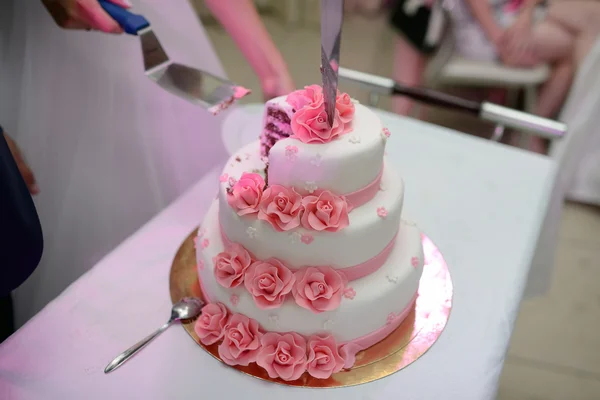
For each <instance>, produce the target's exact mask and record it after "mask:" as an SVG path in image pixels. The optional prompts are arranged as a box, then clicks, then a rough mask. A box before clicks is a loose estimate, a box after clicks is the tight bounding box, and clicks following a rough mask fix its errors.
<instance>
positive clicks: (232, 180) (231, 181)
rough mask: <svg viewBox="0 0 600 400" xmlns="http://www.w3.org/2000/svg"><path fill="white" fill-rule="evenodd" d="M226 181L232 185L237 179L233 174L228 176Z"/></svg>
mask: <svg viewBox="0 0 600 400" xmlns="http://www.w3.org/2000/svg"><path fill="white" fill-rule="evenodd" d="M227 182H228V183H229V186H233V185H235V184H236V183H237V180H236V179H235V178H234V177H233V176H230V177H229V180H228V181H227Z"/></svg>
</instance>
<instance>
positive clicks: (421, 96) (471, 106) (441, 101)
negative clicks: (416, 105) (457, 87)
mask: <svg viewBox="0 0 600 400" xmlns="http://www.w3.org/2000/svg"><path fill="white" fill-rule="evenodd" d="M392 94H394V95H403V96H407V97H410V98H411V99H413V100H417V101H421V102H423V103H426V104H430V105H433V106H438V107H444V108H448V109H451V110H457V111H463V112H467V113H469V114H471V115H475V116H479V113H480V111H481V103H479V102H477V101H473V100H467V99H463V98H460V97H457V96H452V95H450V94H446V93H443V92H440V91H437V90H433V89H428V88H423V87H414V86H406V85H402V84H400V83H398V82H395V83H394V87H393V89H392Z"/></svg>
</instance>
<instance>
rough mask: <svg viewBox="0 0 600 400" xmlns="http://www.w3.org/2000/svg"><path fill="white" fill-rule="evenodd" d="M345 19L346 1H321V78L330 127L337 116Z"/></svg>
mask: <svg viewBox="0 0 600 400" xmlns="http://www.w3.org/2000/svg"><path fill="white" fill-rule="evenodd" d="M343 18H344V0H321V77H322V79H323V96H324V99H325V112H326V113H327V121H328V122H329V126H333V118H334V115H335V98H336V96H337V87H338V69H339V65H340V42H341V40H342V22H343Z"/></svg>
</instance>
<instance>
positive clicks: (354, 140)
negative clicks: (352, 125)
mask: <svg viewBox="0 0 600 400" xmlns="http://www.w3.org/2000/svg"><path fill="white" fill-rule="evenodd" d="M348 141H349V142H350V143H352V144H358V143H360V137H358V136H356V135H352V136H350V137H349V138H348Z"/></svg>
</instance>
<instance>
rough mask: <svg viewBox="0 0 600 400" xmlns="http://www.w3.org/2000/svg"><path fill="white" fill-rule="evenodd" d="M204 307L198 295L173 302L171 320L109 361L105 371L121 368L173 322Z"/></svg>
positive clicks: (200, 311)
mask: <svg viewBox="0 0 600 400" xmlns="http://www.w3.org/2000/svg"><path fill="white" fill-rule="evenodd" d="M202 307H204V302H203V301H202V300H200V299H198V298H196V297H184V298H183V299H181V300H179V301H178V302H177V303H175V304H173V308H172V309H171V318H169V321H167V323H166V324H164V325H163V326H161V327H160V328H158V330H156V331H155V332H154V333H152V334H151V335H149V336H146V337H145V338H144V339H142V340H140V341H139V342H137V343H136V344H134V345H133V346H131V347H130V348H128V349H127V350H125V351H124V352H122V353H121V354H119V355H118V356H117V357H115V359H114V360H112V361H111V362H109V363H108V365H107V366H106V368H104V373H105V374H108V373H109V372H112V371H114V370H115V369H117V368H119V367H120V366H121V365H123V363H124V362H125V361H127V360H129V359H130V358H131V357H133V356H134V355H136V354H137V353H138V352H139V351H140V350H141V349H143V348H144V347H146V345H147V344H148V343H150V342H151V341H153V340H154V339H156V337H157V336H158V335H160V334H161V333H163V332H164V331H165V330H166V329H167V328H168V327H169V326H171V324H173V322H177V321H184V320H189V319H192V318H195V317H197V316H198V315H200V314H201V313H202Z"/></svg>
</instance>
